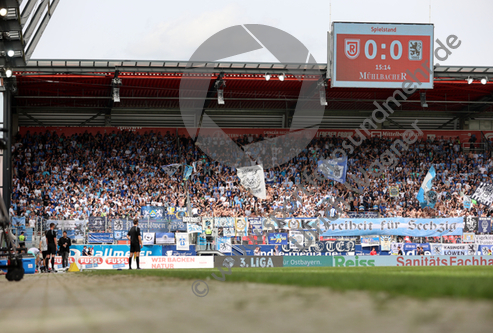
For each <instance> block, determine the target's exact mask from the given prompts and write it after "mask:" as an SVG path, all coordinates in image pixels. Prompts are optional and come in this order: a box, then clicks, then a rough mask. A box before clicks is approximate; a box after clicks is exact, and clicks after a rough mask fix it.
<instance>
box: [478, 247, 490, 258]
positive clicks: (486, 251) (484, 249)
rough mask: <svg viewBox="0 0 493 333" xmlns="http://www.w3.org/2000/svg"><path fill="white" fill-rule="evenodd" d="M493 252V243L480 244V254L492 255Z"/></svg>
mask: <svg viewBox="0 0 493 333" xmlns="http://www.w3.org/2000/svg"><path fill="white" fill-rule="evenodd" d="M492 252H493V245H478V254H479V255H483V256H491V255H492V254H491V253H492ZM492 258H493V257H492Z"/></svg>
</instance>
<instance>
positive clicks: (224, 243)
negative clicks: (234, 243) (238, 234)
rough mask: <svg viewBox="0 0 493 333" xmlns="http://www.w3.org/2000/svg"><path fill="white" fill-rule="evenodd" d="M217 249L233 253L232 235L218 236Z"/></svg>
mask: <svg viewBox="0 0 493 333" xmlns="http://www.w3.org/2000/svg"><path fill="white" fill-rule="evenodd" d="M216 250H218V251H219V252H222V253H231V237H217V238H216Z"/></svg>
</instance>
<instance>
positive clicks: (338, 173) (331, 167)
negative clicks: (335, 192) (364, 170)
mask: <svg viewBox="0 0 493 333" xmlns="http://www.w3.org/2000/svg"><path fill="white" fill-rule="evenodd" d="M318 171H319V172H321V173H322V174H323V175H324V176H325V178H327V179H330V180H334V181H336V182H339V183H341V184H344V183H345V182H346V172H347V157H345V158H344V159H337V158H336V159H333V160H320V161H318Z"/></svg>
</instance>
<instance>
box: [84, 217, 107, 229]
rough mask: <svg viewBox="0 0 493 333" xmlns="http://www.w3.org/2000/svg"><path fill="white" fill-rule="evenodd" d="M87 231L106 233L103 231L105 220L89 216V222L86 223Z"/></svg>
mask: <svg viewBox="0 0 493 333" xmlns="http://www.w3.org/2000/svg"><path fill="white" fill-rule="evenodd" d="M87 227H88V228H89V231H103V232H104V231H106V229H105V218H104V217H101V216H89V221H88V223H87Z"/></svg>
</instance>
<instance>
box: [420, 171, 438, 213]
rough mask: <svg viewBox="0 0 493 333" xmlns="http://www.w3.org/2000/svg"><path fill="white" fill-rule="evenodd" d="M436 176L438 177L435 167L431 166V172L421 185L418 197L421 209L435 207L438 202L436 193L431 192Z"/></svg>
mask: <svg viewBox="0 0 493 333" xmlns="http://www.w3.org/2000/svg"><path fill="white" fill-rule="evenodd" d="M435 176H436V172H435V167H434V166H431V168H430V170H428V173H427V174H426V176H425V179H424V180H423V183H422V184H421V187H420V189H419V192H418V196H417V199H418V201H419V203H420V205H421V208H424V207H431V208H434V207H435V203H436V201H437V195H436V193H435V192H434V191H432V190H431V187H432V186H433V180H434V179H435Z"/></svg>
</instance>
